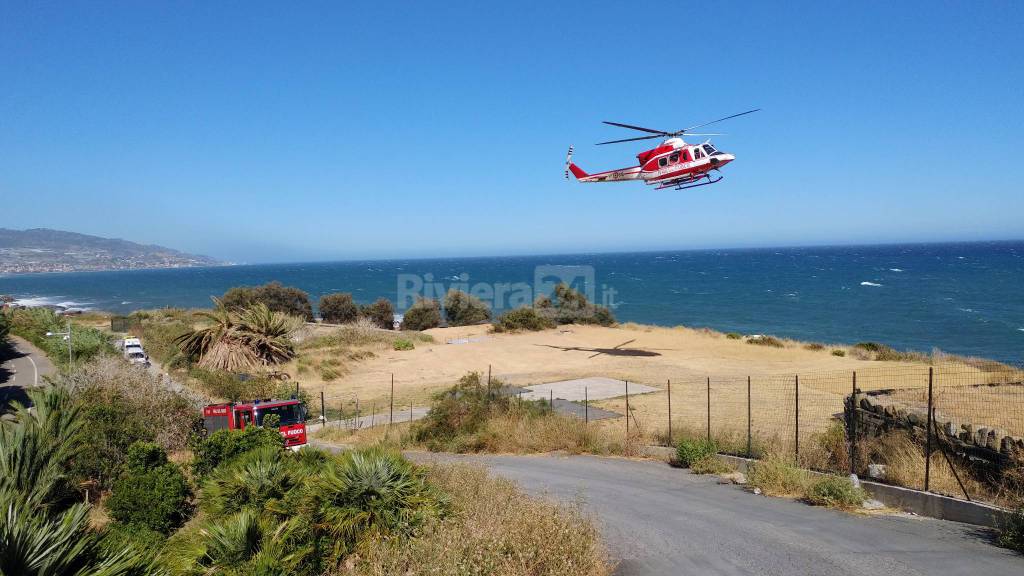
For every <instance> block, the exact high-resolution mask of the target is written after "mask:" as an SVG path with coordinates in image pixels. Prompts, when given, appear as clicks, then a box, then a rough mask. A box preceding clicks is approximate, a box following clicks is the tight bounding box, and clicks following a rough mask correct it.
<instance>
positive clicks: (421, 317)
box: [402, 298, 441, 330]
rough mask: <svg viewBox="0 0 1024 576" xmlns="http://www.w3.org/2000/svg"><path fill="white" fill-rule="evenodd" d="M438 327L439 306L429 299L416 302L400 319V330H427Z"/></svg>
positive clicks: (439, 319) (439, 322)
mask: <svg viewBox="0 0 1024 576" xmlns="http://www.w3.org/2000/svg"><path fill="white" fill-rule="evenodd" d="M440 325H441V305H440V304H438V302H437V300H434V299H430V298H420V299H419V300H417V301H416V303H415V304H413V305H412V306H410V307H409V309H408V310H406V311H405V315H404V316H403V317H402V330H429V329H430V328H437V327H438V326H440Z"/></svg>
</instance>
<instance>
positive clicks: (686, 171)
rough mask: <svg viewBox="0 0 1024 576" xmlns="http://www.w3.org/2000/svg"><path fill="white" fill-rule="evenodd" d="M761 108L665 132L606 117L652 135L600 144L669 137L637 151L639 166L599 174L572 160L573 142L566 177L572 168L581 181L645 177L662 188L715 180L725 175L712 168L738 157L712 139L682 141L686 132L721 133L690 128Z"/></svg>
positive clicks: (717, 168) (679, 187)
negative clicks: (647, 148) (724, 150)
mask: <svg viewBox="0 0 1024 576" xmlns="http://www.w3.org/2000/svg"><path fill="white" fill-rule="evenodd" d="M758 110H760V108H757V109H756V110H747V111H746V112H740V113H739V114H733V115H732V116H726V117H725V118H719V119H718V120H712V121H711V122H705V123H703V124H698V125H696V126H691V127H689V128H684V129H682V130H677V131H675V132H664V131H662V130H652V129H650V128H643V127H641V126H632V125H630V124H620V123H618V122H607V121H606V122H605V124H609V125H611V126H619V127H621V128H629V129H631V130H639V131H641V132H649V133H651V134H653V136H640V137H638V138H626V139H624V140H611V141H609V142H599V143H598V146H600V145H603V144H617V143H619V142H634V141H637V140H650V139H652V138H666V137H667V139H666V140H665V141H664V142H662V143H661V144H660V145H659V146H658V147H657V148H652V149H650V150H646V151H644V152H641V153H639V154H637V155H636V159H637V160H638V161H639V165H637V166H630V167H629V168H620V169H618V170H608V171H607V172H598V173H596V174H587V173H586V172H585V171H584V170H583V169H582V168H580V167H579V166H577V165H576V164H573V162H572V146H570V147H569V155H568V156H566V158H565V178H566V179H567V180H568V179H569V172H572V174H573V176H575V177H576V179H577V180H578V181H580V182H627V181H630V180H642V181H643V183H644V184H657V188H655V189H656V190H661V189H663V188H675V189H676V190H684V189H686V188H696V187H697V186H707V185H708V184H714V183H715V182H718V181H719V180H721V179H722V178H723V177H722V176H716V177H712V176H711V171H712V170H714V171H716V172H717V171H718V170H719V169H720V168H722V167H723V166H725V165H726V164H728V163H729V162H732V161H733V160H735V159H736V157H735V156H733V155H732V154H727V153H725V152H722V151H720V150H717V149H716V148H715V147H714V146H712V145H711V140H710V139H709V140H705V141H704V142H702V143H700V144H688V143H686V142H685V141H683V139H682V138H681V136H683V135H684V134H685V135H687V136H721V134H700V133H696V132H690V130H695V129H697V128H703V127H704V126H708V125H710V124H714V123H716V122H721V121H722V120H728V119H730V118H735V117H737V116H743V115H744V114H751V113H753V112H757V111H758Z"/></svg>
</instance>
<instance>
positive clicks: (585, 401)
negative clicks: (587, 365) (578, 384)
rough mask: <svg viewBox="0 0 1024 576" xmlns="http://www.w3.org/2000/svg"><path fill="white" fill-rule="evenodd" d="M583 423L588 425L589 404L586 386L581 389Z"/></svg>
mask: <svg viewBox="0 0 1024 576" xmlns="http://www.w3.org/2000/svg"><path fill="white" fill-rule="evenodd" d="M583 423H584V424H590V402H589V398H588V395H587V387H586V386H584V387H583Z"/></svg>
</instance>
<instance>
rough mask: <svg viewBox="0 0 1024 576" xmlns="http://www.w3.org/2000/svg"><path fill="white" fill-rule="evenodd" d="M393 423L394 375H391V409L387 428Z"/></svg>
mask: <svg viewBox="0 0 1024 576" xmlns="http://www.w3.org/2000/svg"><path fill="white" fill-rule="evenodd" d="M394 423H395V374H394V373H392V374H391V409H390V411H389V415H388V426H391V425H392V424H394Z"/></svg>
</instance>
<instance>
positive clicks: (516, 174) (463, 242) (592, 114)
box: [0, 0, 1024, 262]
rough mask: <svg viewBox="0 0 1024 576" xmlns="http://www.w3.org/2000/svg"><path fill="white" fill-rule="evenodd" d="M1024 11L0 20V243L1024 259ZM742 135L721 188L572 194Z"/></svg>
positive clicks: (16, 13)
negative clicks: (24, 238) (675, 142)
mask: <svg viewBox="0 0 1024 576" xmlns="http://www.w3.org/2000/svg"><path fill="white" fill-rule="evenodd" d="M1022 6H1024V4H1021V3H1016V2H989V3H977V4H975V3H945V2H943V3H937V2H922V3H913V2H899V3H870V2H859V3H826V2H809V3H802V4H795V3H786V4H784V5H782V4H780V5H769V4H768V3H730V2H689V3H686V2H671V3H660V2H644V3H639V4H638V3H607V4H602V3H596V2H591V3H580V4H574V3H569V2H558V3H555V2H543V3H533V4H525V3H518V2H513V3H507V2H506V3H501V4H497V3H490V4H488V3H476V2H466V3H460V2H444V3H441V2H417V3H411V2H410V3H403V2H389V3H380V2H373V3H371V2H366V3H356V2H346V3H340V2H325V3H322V4H320V3H301V4H299V3H280V2H275V3H265V4H260V3H257V2H238V3H227V2H217V3H211V2H196V3H191V4H190V3H185V2H176V3H173V4H170V3H167V4H160V3H156V2H145V3H140V2H126V3H94V2H50V3H22V2H18V3H13V2H8V1H6V0H0V78H3V82H2V90H0V226H3V227H8V228H30V227H52V228H60V229H68V230H74V231H80V232H85V233H91V234H98V235H103V236H117V237H123V238H127V239H131V240H135V241H140V242H154V243H160V244H164V245H167V246H171V247H175V248H180V249H184V250H189V251H193V252H200V253H206V254H210V255H213V256H219V257H222V258H227V259H231V260H235V261H245V262H268V261H288V260H320V259H345V258H364V257H416V256H471V255H492V254H493V255H499V254H521V253H559V252H562V253H564V252H579V251H617V250H634V249H674V248H700V247H736V246H766V245H809V244H834V243H870V242H894V241H930V240H965V239H1009V238H1021V237H1024V224H1022V220H1021V214H1022V209H1024V195H1022V194H1021V182H1022V181H1024V146H1022V144H1024V136H1022V133H1024V107H1022V106H1021V103H1022V102H1024V65H1022V64H1021V63H1022V62H1024V42H1022V41H1021V36H1020V34H1021V30H1022V29H1024V8H1022ZM754 107H761V108H763V109H764V110H763V111H762V112H759V113H757V114H752V115H749V116H745V117H743V118H739V119H736V120H733V121H729V122H727V123H723V124H721V125H719V126H718V128H719V129H720V131H725V132H727V133H728V135H727V136H721V137H716V138H715V139H714V141H715V143H716V144H717V145H718V147H719V148H721V149H724V150H727V151H729V152H732V153H735V154H736V155H737V156H738V159H737V161H736V162H734V163H733V164H731V165H730V166H729V167H728V168H726V169H725V171H724V172H725V174H726V178H725V180H723V181H722V182H721V183H720V184H717V185H715V186H711V187H704V188H697V189H695V190H690V191H685V192H675V191H664V190H663V191H654V190H652V189H650V188H647V187H645V186H643V185H641V184H636V183H634V184H609V185H581V184H578V183H575V182H566V181H565V180H564V179H563V176H562V170H563V161H564V158H565V152H566V148H567V147H568V145H569V144H574V145H575V146H576V150H577V152H576V161H577V162H578V163H579V164H580V165H581V166H583V167H584V168H585V169H587V170H590V171H597V170H602V169H610V168H617V167H622V166H627V165H630V164H631V163H632V162H633V160H634V155H635V154H636V153H637V152H639V151H641V150H642V149H643V146H642V144H644V143H641V145H635V144H621V145H613V146H601V147H595V146H593V145H592V144H593V143H594V142H597V141H601V140H610V139H614V138H626V137H629V136H631V135H632V134H631V133H630V132H628V131H625V130H621V129H617V128H613V127H608V126H603V125H602V124H600V121H601V120H615V121H620V122H626V123H633V124H640V125H645V126H653V127H656V128H663V129H666V130H668V129H677V128H682V127H684V126H688V125H692V124H696V123H698V122H701V121H704V120H708V119H713V118H717V117H720V116H725V115H727V114H730V113H734V112H738V111H742V110H747V109H750V108H754Z"/></svg>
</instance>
